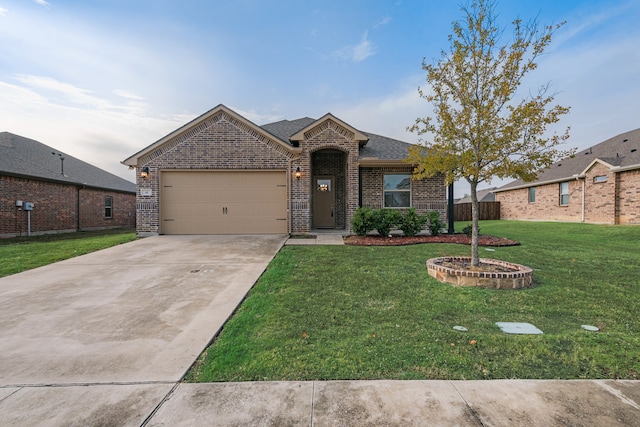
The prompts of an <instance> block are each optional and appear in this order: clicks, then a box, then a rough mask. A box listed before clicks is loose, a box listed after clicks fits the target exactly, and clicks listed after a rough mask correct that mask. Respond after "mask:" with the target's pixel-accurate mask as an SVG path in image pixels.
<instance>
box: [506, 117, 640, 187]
mask: <svg viewBox="0 0 640 427" xmlns="http://www.w3.org/2000/svg"><path fill="white" fill-rule="evenodd" d="M594 162H599V163H601V164H603V165H605V166H607V167H608V168H610V169H611V170H612V171H621V170H630V169H640V129H635V130H632V131H629V132H625V133H621V134H620V135H616V136H614V137H613V138H609V139H607V140H606V141H603V142H601V143H599V144H596V145H594V146H592V147H589V148H587V149H585V150H582V151H579V152H578V153H576V154H575V155H573V156H572V157H567V158H564V159H562V160H560V161H558V162H556V163H554V164H553V165H551V166H549V167H548V168H546V169H544V170H542V171H540V172H539V173H538V178H537V179H536V180H535V181H531V182H524V181H523V180H520V179H519V180H516V181H512V182H510V183H508V184H506V185H504V186H502V187H500V188H499V189H498V190H496V191H498V192H499V191H506V190H515V189H517V188H526V187H533V186H535V185H541V184H551V183H554V182H561V181H566V180H569V179H575V178H576V177H579V176H581V175H583V174H584V173H585V172H586V171H588V170H589V169H590V168H591V167H593V164H594Z"/></svg>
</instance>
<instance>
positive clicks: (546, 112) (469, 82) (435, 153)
mask: <svg viewBox="0 0 640 427" xmlns="http://www.w3.org/2000/svg"><path fill="white" fill-rule="evenodd" d="M462 10H463V12H464V13H465V14H466V17H465V18H464V20H462V21H458V22H454V23H453V34H451V35H449V41H450V42H451V46H450V50H449V52H446V51H442V54H441V59H440V60H439V61H438V62H437V63H435V64H428V63H426V62H425V61H423V62H422V68H423V69H424V70H425V71H426V72H427V83H428V84H429V86H430V89H431V90H430V91H423V90H422V89H421V88H419V89H418V92H419V93H420V96H421V97H422V98H424V99H426V100H427V101H428V102H430V103H431V104H432V105H433V108H434V118H431V117H426V118H418V119H416V121H415V124H414V125H413V126H411V127H410V128H409V130H410V131H411V132H417V133H418V135H421V137H420V144H416V145H414V146H412V147H411V149H410V151H409V156H408V159H407V161H408V162H409V163H412V164H415V165H417V166H416V168H415V169H414V172H413V176H414V178H415V179H420V178H425V177H429V176H433V175H435V174H436V173H443V174H444V175H445V181H446V183H447V184H450V183H452V182H454V181H456V180H458V179H465V180H466V181H467V182H468V183H469V184H470V186H471V204H472V220H473V233H472V238H471V258H472V264H473V265H474V266H477V265H478V261H479V258H478V197H477V192H476V190H477V188H478V184H480V183H482V182H485V181H486V182H491V179H492V178H493V177H498V178H520V179H523V180H525V181H532V180H534V179H535V178H536V172H537V171H539V170H541V169H543V168H545V167H547V166H549V165H550V164H552V163H553V162H555V161H556V160H558V159H560V158H563V157H566V156H568V155H571V154H573V153H574V152H575V150H565V151H561V150H559V149H557V148H556V147H557V146H558V145H560V144H562V143H563V142H564V141H565V140H566V139H567V138H569V128H567V129H566V130H565V131H564V132H563V133H562V134H558V133H556V132H553V134H552V135H550V136H548V135H547V132H546V128H547V126H548V125H551V124H553V123H556V122H558V121H559V119H560V116H562V115H564V114H567V113H568V112H569V108H567V107H562V106H559V105H555V106H552V105H551V103H552V102H553V100H554V95H553V94H551V95H549V94H547V91H548V88H549V86H548V84H547V85H544V86H542V87H541V88H540V89H539V90H538V93H537V94H534V95H531V94H530V95H529V96H528V97H526V98H523V99H521V100H519V101H517V100H514V98H515V97H516V95H517V94H516V92H517V90H518V88H519V87H520V85H521V84H522V81H523V78H524V76H525V75H526V74H527V73H528V72H529V71H532V70H534V69H535V68H536V66H537V64H536V60H537V58H538V57H539V56H540V55H541V54H542V53H543V51H544V50H545V48H546V47H547V46H548V45H549V44H550V43H551V36H552V35H553V33H554V31H555V30H557V29H558V28H560V27H561V26H562V25H563V24H564V22H563V23H561V24H558V25H556V26H544V27H543V28H542V30H540V29H539V28H538V26H537V23H536V22H535V21H531V22H530V23H528V24H523V22H522V21H521V20H520V19H516V20H515V21H513V23H512V25H513V40H511V42H510V43H509V44H506V45H503V46H498V43H499V39H500V36H501V35H502V32H503V29H502V28H499V27H498V26H497V24H496V22H495V19H496V16H495V12H494V3H493V2H492V1H490V0H475V1H474V2H473V3H472V4H471V6H470V7H463V8H462Z"/></svg>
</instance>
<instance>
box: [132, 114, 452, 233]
mask: <svg viewBox="0 0 640 427" xmlns="http://www.w3.org/2000/svg"><path fill="white" fill-rule="evenodd" d="M409 146H410V144H408V143H405V142H402V141H398V140H395V139H391V138H387V137H384V136H380V135H374V134H370V133H363V132H361V131H359V130H357V129H356V128H354V127H353V126H351V125H349V124H347V123H345V122H344V121H342V120H340V119H338V118H337V117H335V116H333V115H332V114H326V115H325V116H323V117H321V118H320V119H312V118H308V117H305V118H301V119H297V120H291V121H289V120H282V121H279V122H275V123H271V124H266V125H263V126H258V125H256V124H254V123H252V122H251V121H249V120H248V119H246V118H245V117H242V116H241V115H240V114H238V113H236V112H235V111H233V110H231V109H230V108H227V107H225V106H224V105H218V106H217V107H215V108H213V109H211V110H210V111H208V112H206V113H205V114H203V115H201V116H200V117H197V118H196V119H194V120H193V121H191V122H190V123H187V124H186V125H184V126H183V127H181V128H179V129H177V130H175V131H174V132H172V133H170V134H168V135H167V136H165V137H163V138H161V139H160V140H158V141H156V142H154V143H153V144H151V145H149V146H148V147H146V148H144V149H143V150H142V151H140V152H138V153H136V154H134V155H133V156H131V157H129V158H128V159H126V160H124V161H123V162H122V163H123V164H125V165H128V166H130V167H135V168H137V187H138V194H137V197H138V199H137V215H138V216H137V230H138V233H139V234H140V235H153V234H261V233H263V234H269V233H282V234H297V233H308V232H310V231H311V230H313V229H338V230H345V231H347V232H348V231H349V230H350V228H351V219H352V217H353V214H354V212H355V210H356V209H357V208H358V207H359V206H368V207H372V208H382V207H385V206H386V207H392V208H399V209H402V208H408V207H414V208H416V209H417V210H418V211H419V212H426V211H428V210H439V211H440V212H441V214H442V215H445V213H446V195H445V186H444V177H443V176H436V177H434V178H431V179H424V180H419V181H413V180H411V179H410V178H411V177H410V175H411V172H412V166H411V165H409V164H407V163H405V162H404V159H405V158H406V156H407V153H408V148H409Z"/></svg>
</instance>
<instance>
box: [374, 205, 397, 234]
mask: <svg viewBox="0 0 640 427" xmlns="http://www.w3.org/2000/svg"><path fill="white" fill-rule="evenodd" d="M401 218H402V214H401V213H400V212H399V211H398V210H396V209H378V210H375V211H374V212H373V227H374V228H375V229H376V231H377V232H378V234H379V235H381V236H388V235H389V233H390V232H391V229H392V228H393V227H395V226H396V225H397V224H398V223H399V222H400V219H401Z"/></svg>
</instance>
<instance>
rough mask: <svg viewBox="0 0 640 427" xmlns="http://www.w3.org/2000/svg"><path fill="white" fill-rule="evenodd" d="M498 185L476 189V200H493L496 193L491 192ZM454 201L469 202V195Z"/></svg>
mask: <svg viewBox="0 0 640 427" xmlns="http://www.w3.org/2000/svg"><path fill="white" fill-rule="evenodd" d="M496 188H498V187H491V188H485V189H484V190H478V192H477V196H478V202H495V201H496V195H495V194H493V191H494V190H495V189H496ZM456 203H471V196H467V197H463V198H462V199H460V200H458V201H457V202H456Z"/></svg>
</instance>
